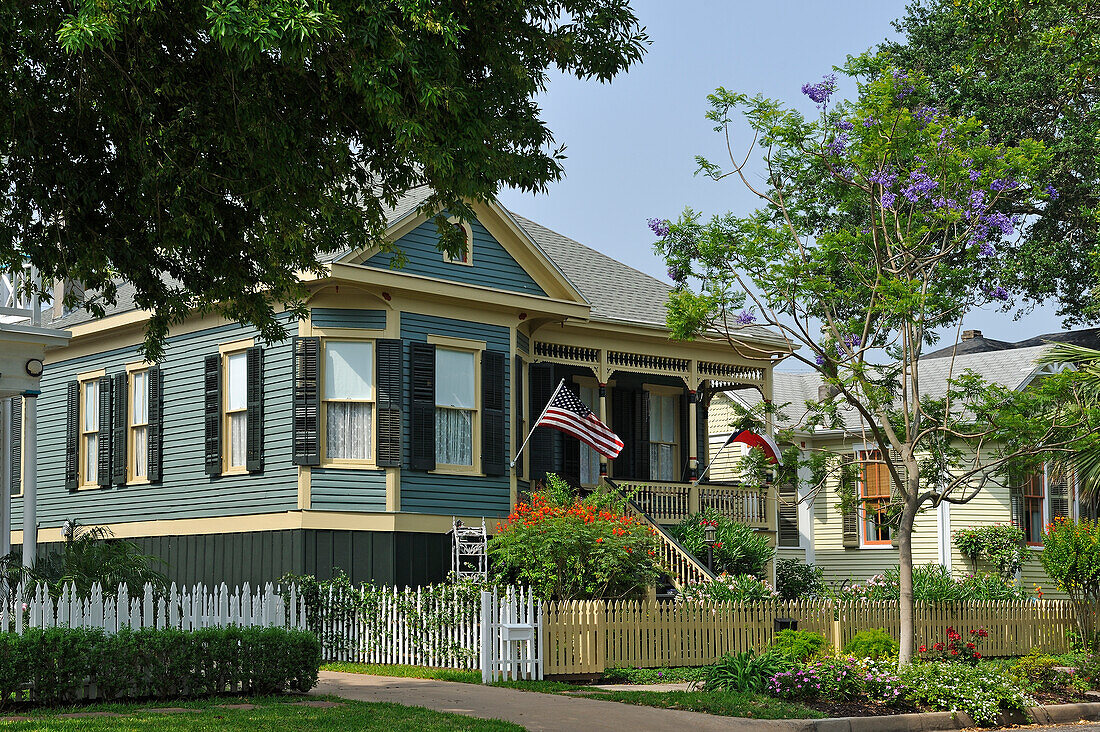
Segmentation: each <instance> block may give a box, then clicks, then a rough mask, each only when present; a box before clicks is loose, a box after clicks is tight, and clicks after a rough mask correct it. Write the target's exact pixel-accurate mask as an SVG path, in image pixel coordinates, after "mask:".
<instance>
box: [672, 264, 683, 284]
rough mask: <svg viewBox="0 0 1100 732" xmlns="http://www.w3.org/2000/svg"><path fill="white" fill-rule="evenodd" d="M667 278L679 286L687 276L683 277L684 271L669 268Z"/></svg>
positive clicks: (677, 268)
mask: <svg viewBox="0 0 1100 732" xmlns="http://www.w3.org/2000/svg"><path fill="white" fill-rule="evenodd" d="M668 278H669V279H670V280H672V281H673V282H675V283H677V284H680V283H683V282H684V280H686V279H687V275H685V274H684V270H682V269H680V268H679V267H669V268H668Z"/></svg>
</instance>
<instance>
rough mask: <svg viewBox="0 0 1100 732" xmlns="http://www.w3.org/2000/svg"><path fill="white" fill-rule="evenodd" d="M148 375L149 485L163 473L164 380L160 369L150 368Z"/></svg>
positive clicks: (155, 481)
mask: <svg viewBox="0 0 1100 732" xmlns="http://www.w3.org/2000/svg"><path fill="white" fill-rule="evenodd" d="M148 374H149V378H148V384H149V399H148V401H147V402H146V403H147V404H148V412H149V414H148V419H149V427H148V428H147V431H146V437H145V439H146V443H147V445H148V454H147V457H146V471H147V473H148V476H149V482H150V483H159V482H160V480H161V478H162V476H163V473H164V468H163V464H164V457H163V456H164V380H163V379H162V378H161V373H160V369H159V368H157V367H156V366H153V367H152V368H150V369H149V371H148Z"/></svg>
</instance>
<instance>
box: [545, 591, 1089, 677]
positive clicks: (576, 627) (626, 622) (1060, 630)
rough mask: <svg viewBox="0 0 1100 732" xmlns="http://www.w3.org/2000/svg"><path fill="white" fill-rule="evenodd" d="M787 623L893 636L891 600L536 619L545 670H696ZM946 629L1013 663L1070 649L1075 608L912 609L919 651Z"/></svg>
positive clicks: (602, 611) (553, 607)
mask: <svg viewBox="0 0 1100 732" xmlns="http://www.w3.org/2000/svg"><path fill="white" fill-rule="evenodd" d="M791 620H793V621H795V622H796V623H797V627H798V629H799V630H812V631H815V632H817V633H821V634H822V635H824V636H825V637H826V638H827V639H829V641H830V643H831V644H832V645H833V646H834V647H836V648H837V649H841V648H843V647H844V645H845V644H846V643H847V642H848V641H849V640H851V638H852V636H854V635H855V634H856V633H858V632H859V631H861V630H866V629H868V628H883V629H885V630H886V631H887V632H889V633H891V634H892V635H893V636H894V637H895V638H897V637H898V636H899V632H900V627H901V617H900V611H899V608H898V603H896V602H860V603H834V602H831V601H823V600H811V601H802V602H768V603H706V602H681V603H658V602H652V601H612V602H607V601H573V602H548V603H545V604H544V605H543V613H542V639H543V646H542V655H543V659H544V664H545V673H546V675H548V676H549V675H585V674H598V673H601V672H603V671H604V670H605V669H608V668H622V667H637V668H659V667H663V666H702V665H706V664H710V663H714V662H716V661H717V660H719V659H720V658H721V657H722V656H724V655H726V654H727V653H740V652H743V651H748V650H756V651H760V650H763V649H764V648H766V647H767V646H768V645H769V644H770V643H771V642H772V639H773V638H774V637H775V633H776V629H777V627H781V626H786V625H789V622H788V621H791ZM777 621H779V622H778V623H777ZM949 627H953V628H955V630H957V631H959V632H960V633H963V634H964V635H968V631H969V630H970V629H972V628H973V629H977V628H985V629H987V630H988V631H989V637H988V638H986V639H985V641H984V642H983V644H982V646H981V651H982V653H983V654H984V655H987V656H1015V655H1023V654H1026V653H1027V652H1028V651H1029V650H1031V649H1032V648H1040V649H1042V650H1043V651H1045V652H1047V653H1062V652H1065V651H1068V650H1070V641H1069V631H1071V630H1073V629H1075V628H1076V623H1075V620H1074V615H1073V607H1072V606H1071V605H1070V603H1069V602H1066V601H1060V600H1046V601H1042V602H1039V603H1032V602H966V603H943V604H929V603H918V604H917V608H916V618H915V622H914V632H915V641H916V644H917V645H918V646H919V645H921V644H925V645H929V646H931V645H932V644H934V643H936V642H937V641H942V640H945V636H946V632H947V628H949Z"/></svg>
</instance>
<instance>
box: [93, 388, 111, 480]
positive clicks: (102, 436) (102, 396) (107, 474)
mask: <svg viewBox="0 0 1100 732" xmlns="http://www.w3.org/2000/svg"><path fill="white" fill-rule="evenodd" d="M113 383H114V381H113V380H112V379H111V377H110V376H104V377H102V378H100V380H99V423H98V425H97V426H98V428H99V434H98V435H97V436H96V440H97V449H98V451H99V460H98V464H97V465H96V478H97V479H98V481H99V485H100V487H102V488H109V487H110V485H111V457H112V453H113V451H114V440H112V439H111V438H112V437H113V436H114V402H115V400H114V394H113V390H112V389H111V386H112V384H113Z"/></svg>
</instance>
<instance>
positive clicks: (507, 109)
mask: <svg viewBox="0 0 1100 732" xmlns="http://www.w3.org/2000/svg"><path fill="white" fill-rule="evenodd" d="M647 43H648V39H647V36H646V34H645V32H644V30H643V29H642V28H641V27H640V26H639V25H638V22H637V19H636V18H635V16H634V14H633V13H632V11H631V10H630V7H629V4H628V0H583V1H581V0H531V1H528V2H495V1H493V2H489V1H487V0H470V1H468V2H428V0H385V1H383V2H372V3H352V2H344V1H343V0H333V1H331V2H329V1H326V0H305V1H303V2H299V1H298V0H261V1H260V2H254V3H238V2H236V0H213V1H212V2H210V3H168V2H163V1H162V0H70V1H69V2H60V3H54V2H42V1H41V0H0V88H2V89H3V90H4V93H2V94H0V161H3V163H2V165H0V265H3V266H13V265H18V264H21V262H22V260H23V257H24V256H27V257H29V259H30V261H31V262H32V263H33V264H34V265H36V266H37V267H38V268H39V270H40V271H41V272H42V274H43V275H44V276H45V277H46V278H48V279H54V278H56V279H63V280H74V281H79V282H81V283H83V284H84V285H85V287H86V288H87V289H89V290H91V291H95V292H98V293H100V294H99V297H98V299H96V300H95V301H94V302H93V303H92V306H93V309H96V308H98V309H99V312H102V304H103V302H110V301H111V300H113V299H114V298H115V295H116V289H117V284H118V282H119V281H127V282H130V283H132V284H133V286H134V288H135V290H136V294H135V300H136V303H137V305H138V306H139V307H141V308H145V309H148V310H150V311H152V313H153V316H152V320H151V322H150V325H149V330H148V338H147V341H146V346H145V347H146V349H147V352H148V353H149V354H150V355H156V354H157V353H158V352H159V349H160V347H161V343H162V341H163V338H164V336H165V334H166V331H167V328H168V326H169V325H171V324H172V323H174V322H178V321H179V320H181V319H182V318H183V317H185V316H186V315H187V314H188V313H189V312H191V311H192V309H195V308H197V309H199V310H215V311H218V312H221V313H223V314H224V315H226V316H227V317H229V318H231V319H234V320H240V321H242V322H247V323H252V324H254V325H256V326H257V327H258V328H259V329H260V330H261V332H262V333H263V335H264V336H265V337H267V338H279V337H281V336H283V331H282V328H281V327H280V325H279V324H278V323H277V322H276V320H275V319H274V315H275V312H276V310H277V309H278V307H279V306H280V305H284V304H285V305H287V306H289V307H290V308H291V309H292V310H295V309H300V307H301V305H300V299H299V298H300V297H301V295H302V294H303V291H302V289H301V287H300V285H299V282H298V273H299V272H308V271H317V270H318V267H319V258H321V257H323V255H324V254H326V253H331V252H335V251H339V250H342V249H344V248H345V247H349V246H350V247H365V246H367V245H369V244H381V245H382V246H383V247H387V246H390V244H388V243H384V242H382V241H381V238H380V236H379V235H380V233H381V232H382V231H383V230H384V227H385V215H384V211H385V207H386V206H387V205H393V204H394V203H395V202H396V201H397V200H398V199H399V198H400V197H401V196H402V195H403V194H405V193H406V192H409V191H414V190H416V189H424V188H426V189H429V190H431V191H433V192H432V194H431V196H430V197H429V198H428V200H427V201H425V202H424V204H423V209H424V210H428V211H432V212H436V211H439V210H442V209H444V208H446V209H448V210H449V211H451V212H453V213H457V214H459V215H469V209H468V208H467V207H466V205H465V204H464V203H463V199H472V200H484V199H485V198H487V197H488V196H491V195H492V194H494V193H495V192H496V191H497V190H498V189H499V188H500V187H501V186H512V187H516V188H519V189H522V190H526V191H537V190H543V189H544V188H545V186H546V184H547V183H548V182H550V181H553V180H556V179H557V178H559V177H560V176H561V174H562V159H563V157H564V156H563V155H562V154H561V148H558V149H551V146H552V144H553V136H552V134H551V132H550V130H549V129H547V127H546V125H545V124H544V123H543V121H542V119H541V116H540V115H541V113H540V110H539V108H538V105H537V103H536V101H535V95H537V94H538V93H539V92H540V91H542V90H543V89H544V88H545V85H546V80H547V72H548V70H549V69H550V68H556V69H558V70H560V71H562V72H565V73H569V74H574V75H576V76H578V77H581V78H590V77H594V78H596V79H599V80H601V81H606V80H608V79H610V78H612V77H613V76H615V75H616V74H618V73H619V72H621V71H623V70H625V69H626V68H628V67H629V66H630V65H631V64H633V63H636V62H637V61H639V60H640V58H641V56H642V54H643V52H644V48H645V45H646V44H647ZM437 223H439V224H440V231H441V232H442V233H443V235H444V242H443V244H442V246H443V248H445V249H450V250H452V251H457V249H458V247H459V242H458V235H457V234H456V233H455V232H454V227H450V226H444V225H443V223H444V222H443V219H442V218H438V219H437ZM398 260H399V261H400V256H399V257H398Z"/></svg>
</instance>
